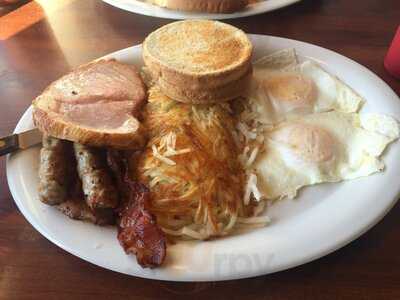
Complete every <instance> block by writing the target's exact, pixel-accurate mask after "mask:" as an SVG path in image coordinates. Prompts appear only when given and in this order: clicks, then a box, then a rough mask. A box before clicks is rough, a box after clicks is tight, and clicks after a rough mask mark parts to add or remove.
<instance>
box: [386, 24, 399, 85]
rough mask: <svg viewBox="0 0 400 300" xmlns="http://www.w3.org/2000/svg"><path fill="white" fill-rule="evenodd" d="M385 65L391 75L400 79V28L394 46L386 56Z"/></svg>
mask: <svg viewBox="0 0 400 300" xmlns="http://www.w3.org/2000/svg"><path fill="white" fill-rule="evenodd" d="M384 65H385V68H386V70H387V71H388V72H389V73H390V74H392V75H393V76H394V77H396V78H399V79H400V26H399V27H398V28H397V32H396V34H395V36H394V39H393V42H392V45H391V46H390V48H389V51H388V53H387V55H386V58H385V62H384Z"/></svg>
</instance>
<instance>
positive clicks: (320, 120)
mask: <svg viewBox="0 0 400 300" xmlns="http://www.w3.org/2000/svg"><path fill="white" fill-rule="evenodd" d="M398 137H399V125H398V123H397V121H395V120H394V119H392V118H391V117H388V116H383V115H378V114H363V115H360V114H357V113H343V112H338V111H330V112H324V113H316V114H309V115H303V116H295V117H293V116H292V117H290V118H288V119H287V120H286V121H284V122H282V123H280V124H278V125H276V126H275V127H273V128H272V129H270V130H268V131H267V132H266V133H265V149H264V150H265V151H264V152H263V153H260V154H259V155H258V158H257V160H256V161H255V163H254V168H255V170H256V172H257V177H258V183H257V185H258V189H259V191H260V193H261V194H263V195H264V197H265V198H266V199H278V198H284V197H289V198H293V197H295V196H296V194H297V191H298V190H299V189H300V188H301V187H304V186H308V185H314V184H317V183H322V182H337V181H341V180H347V179H354V178H359V177H363V176H368V175H371V174H373V173H376V172H380V171H382V170H383V169H384V163H383V162H382V161H381V160H380V156H381V154H382V152H383V151H384V149H385V148H386V147H387V145H388V144H390V143H391V142H392V141H394V140H395V139H397V138H398Z"/></svg>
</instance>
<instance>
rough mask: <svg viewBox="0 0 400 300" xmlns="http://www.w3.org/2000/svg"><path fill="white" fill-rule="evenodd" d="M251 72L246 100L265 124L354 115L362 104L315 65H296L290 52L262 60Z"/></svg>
mask: <svg viewBox="0 0 400 300" xmlns="http://www.w3.org/2000/svg"><path fill="white" fill-rule="evenodd" d="M253 68H254V75H253V83H252V87H251V89H249V92H248V95H247V96H248V98H249V100H250V101H251V102H253V103H254V105H255V106H257V111H258V112H259V113H260V115H261V116H262V122H263V123H266V124H276V123H278V122H281V121H283V120H285V119H287V118H288V117H289V116H293V115H306V114H310V113H318V112H326V111H331V110H335V111H340V112H347V113H352V112H357V111H358V110H359V109H360V107H361V106H362V104H363V103H364V100H363V98H362V97H361V96H359V95H358V94H357V93H356V92H355V91H353V90H352V89H351V88H350V87H349V86H347V85H346V84H345V83H343V82H342V81H341V80H340V79H338V78H337V77H335V76H334V75H332V74H330V73H328V72H327V71H325V70H324V69H323V68H322V67H321V66H319V65H318V64H317V63H316V62H314V61H304V62H303V63H298V59H297V56H296V52H295V51H294V50H293V49H285V50H282V51H279V52H276V53H273V54H271V55H268V56H265V57H263V58H261V59H259V60H257V61H256V62H255V63H254V64H253Z"/></svg>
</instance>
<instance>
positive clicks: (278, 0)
mask: <svg viewBox="0 0 400 300" xmlns="http://www.w3.org/2000/svg"><path fill="white" fill-rule="evenodd" d="M103 1H104V2H106V3H108V4H110V5H112V6H115V7H118V8H120V9H123V10H127V11H130V12H133V13H137V14H141V15H146V16H151V17H158V18H165V19H212V20H222V19H234V18H241V17H247V16H252V15H258V14H262V13H265V12H268V11H272V10H276V9H279V8H281V7H285V6H288V5H291V4H293V3H296V2H299V1H301V0H262V1H260V2H257V3H254V4H250V5H249V6H248V7H247V8H246V9H244V10H242V11H239V12H235V13H231V14H209V13H196V12H182V11H176V10H170V9H166V8H162V7H158V6H156V5H153V4H150V3H145V2H144V1H140V0H103Z"/></svg>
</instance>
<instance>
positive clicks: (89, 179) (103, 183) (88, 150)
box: [74, 143, 119, 210]
mask: <svg viewBox="0 0 400 300" xmlns="http://www.w3.org/2000/svg"><path fill="white" fill-rule="evenodd" d="M74 151H75V157H76V161H77V170H78V175H79V178H80V179H81V180H82V189H83V193H84V194H85V199H86V203H87V205H88V206H89V207H90V208H91V209H92V210H95V209H99V208H115V207H117V205H118V203H119V196H118V191H117V189H116V188H115V186H114V183H113V181H112V178H111V176H110V174H109V173H110V171H109V170H108V167H107V164H106V157H105V152H104V150H102V149H99V148H93V147H88V146H85V145H81V144H78V143H74Z"/></svg>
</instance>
